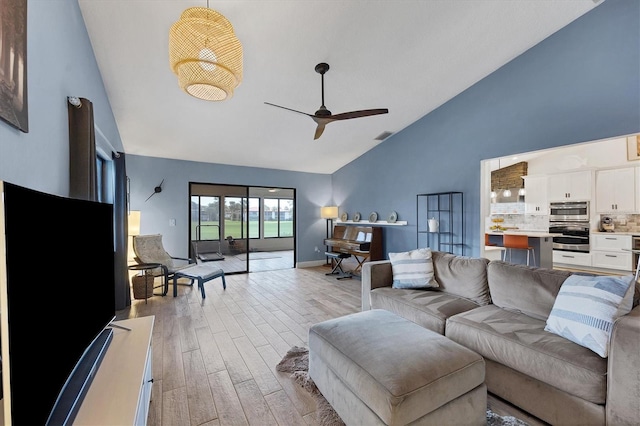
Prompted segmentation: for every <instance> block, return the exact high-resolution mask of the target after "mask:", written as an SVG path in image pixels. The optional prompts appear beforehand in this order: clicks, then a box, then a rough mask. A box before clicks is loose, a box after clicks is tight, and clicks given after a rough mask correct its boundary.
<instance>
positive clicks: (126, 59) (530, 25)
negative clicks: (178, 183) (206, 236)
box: [79, 0, 599, 173]
mask: <svg viewBox="0 0 640 426" xmlns="http://www.w3.org/2000/svg"><path fill="white" fill-rule="evenodd" d="M598 1H599V0H553V1H549V0H402V1H401V0H388V1H383V0H377V1H371V0H297V1H296V0H260V1H258V0H226V1H214V0H211V1H210V2H207V1H205V0H79V4H80V8H81V10H82V14H83V17H84V20H85V23H86V26H87V31H88V33H89V37H90V38H91V43H92V45H93V49H94V52H95V56H96V59H97V63H98V66H99V68H100V72H101V74H102V78H103V80H104V84H105V87H106V91H107V95H108V97H109V101H110V103H111V108H112V109H113V114H114V116H115V120H116V123H117V126H118V130H119V132H120V136H121V138H122V142H123V145H124V150H125V152H126V153H128V154H137V155H144V156H150V157H163V158H171V159H181V160H192V161H203V162H210V163H223V164H230V165H242V166H252V167H265V168H273V169H281V170H293V171H303V172H313V173H333V172H334V171H336V170H338V169H339V168H340V167H342V166H344V165H345V164H348V163H349V162H351V161H352V160H354V159H356V158H358V157H359V156H360V155H362V154H363V153H365V152H366V151H368V150H370V149H371V148H373V147H374V146H375V145H377V144H378V143H380V141H376V140H375V138H376V137H377V136H378V135H380V134H381V133H383V132H386V131H388V132H392V133H396V132H398V131H400V130H402V129H403V128H405V127H407V126H408V125H410V124H411V123H413V122H415V121H416V120H418V119H420V118H421V117H423V116H424V115H426V114H428V113H429V112H430V111H432V110H434V109H435V108H437V107H438V106H440V105H442V104H443V103H445V102H446V101H447V100H449V99H451V98H453V97H454V96H456V95H457V94H459V93H460V92H462V91H463V90H465V89H466V88H468V87H469V86H471V85H473V84H474V83H476V82H477V81H479V80H481V79H482V78H484V77H485V76H487V75H488V74H490V73H491V72H493V71H495V70H496V69H498V68H499V67H500V66H502V65H504V64H505V63H507V62H509V61H510V60H511V59H513V58H515V57H516V56H518V55H520V54H521V53H523V52H524V51H526V50H527V49H529V48H530V47H532V46H534V45H535V44H537V43H539V42H540V41H542V40H543V39H545V38H546V37H548V36H549V35H551V34H553V33H554V32H556V31H557V30H559V29H560V28H562V27H564V26H565V25H567V24H569V23H570V22H572V21H573V20H575V19H576V18H578V17H580V16H581V15H583V14H584V13H586V12H588V11H589V10H591V9H593V8H594V7H596V5H597V3H598ZM207 3H209V4H208V6H209V7H210V8H212V9H215V10H217V11H218V12H220V13H222V14H223V15H225V16H226V17H227V19H229V20H230V21H231V23H232V25H233V27H234V29H235V32H236V35H237V37H238V38H239V40H240V42H241V43H242V45H243V49H244V79H243V81H242V83H241V84H240V86H239V87H238V88H237V89H236V91H235V94H234V96H233V98H231V99H229V100H227V101H224V102H207V101H202V100H199V99H196V98H193V97H191V96H189V95H187V94H186V93H184V92H182V91H181V90H180V88H179V87H178V84H177V79H176V77H175V75H174V74H173V73H172V72H171V70H170V68H169V61H168V54H167V48H168V33H169V28H170V26H171V25H172V24H173V23H174V22H175V21H176V20H178V18H179V17H180V14H181V13H182V11H183V10H184V9H186V8H188V7H193V6H207ZM320 62H327V63H329V65H330V67H331V69H330V70H329V72H328V73H327V74H326V75H325V105H326V107H327V108H328V109H330V110H331V111H332V112H333V113H334V114H337V113H342V112H347V111H352V110H360V109H372V108H388V109H389V113H388V114H385V115H378V116H373V117H365V118H357V119H353V120H345V121H339V122H333V123H330V124H328V125H327V128H326V130H325V132H324V134H323V135H322V136H321V137H320V138H319V139H318V140H313V136H314V132H315V127H316V125H315V123H314V122H313V121H312V119H311V118H310V117H307V116H304V115H301V114H296V113H293V112H290V111H286V110H284V109H280V108H275V107H273V106H268V105H265V104H264V102H271V103H274V104H278V105H282V106H285V107H288V108H292V109H295V110H298V111H304V112H308V113H310V114H313V113H314V112H315V111H316V110H317V109H318V107H319V106H320V104H321V91H320V75H319V74H317V73H316V72H315V71H314V67H315V65H316V64H318V63H320ZM80 96H81V94H80Z"/></svg>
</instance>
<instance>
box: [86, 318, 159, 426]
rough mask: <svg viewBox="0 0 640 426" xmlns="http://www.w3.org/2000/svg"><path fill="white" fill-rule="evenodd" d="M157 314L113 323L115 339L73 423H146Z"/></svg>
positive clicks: (151, 381) (151, 384)
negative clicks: (124, 328) (125, 328)
mask: <svg viewBox="0 0 640 426" xmlns="http://www.w3.org/2000/svg"><path fill="white" fill-rule="evenodd" d="M154 320H155V317H154V316H148V317H140V318H132V319H127V320H121V321H114V324H116V325H119V326H122V327H127V328H129V329H130V331H127V330H123V329H120V328H114V329H113V340H112V341H111V343H110V344H109V348H108V349H107V352H106V353H105V356H104V358H103V360H102V362H101V363H100V366H99V367H98V371H97V372H96V375H95V377H94V378H93V381H92V382H91V385H90V386H89V390H88V391H87V394H86V395H85V397H84V400H83V401H82V405H81V406H80V410H79V411H78V414H77V416H76V418H75V421H74V424H78V425H145V424H146V423H147V416H148V413H149V402H150V401H151V388H152V386H153V378H152V374H151V359H152V352H151V335H152V332H153V323H154Z"/></svg>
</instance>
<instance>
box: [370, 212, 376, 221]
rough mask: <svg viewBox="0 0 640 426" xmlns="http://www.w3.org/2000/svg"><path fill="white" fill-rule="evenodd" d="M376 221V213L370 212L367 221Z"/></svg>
mask: <svg viewBox="0 0 640 426" xmlns="http://www.w3.org/2000/svg"><path fill="white" fill-rule="evenodd" d="M377 221H378V213H376V212H371V214H369V222H371V223H375V222H377Z"/></svg>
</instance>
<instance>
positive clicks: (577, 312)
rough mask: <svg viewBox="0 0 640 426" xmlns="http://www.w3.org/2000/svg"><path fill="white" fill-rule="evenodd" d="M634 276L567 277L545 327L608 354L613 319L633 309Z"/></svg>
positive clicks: (595, 350) (604, 354)
mask: <svg viewBox="0 0 640 426" xmlns="http://www.w3.org/2000/svg"><path fill="white" fill-rule="evenodd" d="M632 282H633V276H631V275H629V276H624V277H613V276H584V275H572V276H570V277H568V278H567V279H566V280H565V281H564V283H562V287H560V292H559V293H558V296H557V297H556V300H555V303H554V304H553V309H551V313H550V314H549V318H547V325H546V326H545V328H544V329H545V330H546V331H549V332H551V333H554V334H557V335H559V336H562V337H564V338H565V339H568V340H571V341H572V342H574V343H577V344H579V345H581V346H584V347H585V348H589V349H591V350H592V351H594V352H595V353H597V354H598V355H600V356H601V357H603V358H606V357H607V356H609V340H610V337H611V331H612V330H613V323H614V322H615V321H616V319H618V318H619V317H621V316H623V315H626V314H628V313H629V312H630V311H631V305H632V302H633V293H634V290H635V287H634V286H633V285H631V284H632Z"/></svg>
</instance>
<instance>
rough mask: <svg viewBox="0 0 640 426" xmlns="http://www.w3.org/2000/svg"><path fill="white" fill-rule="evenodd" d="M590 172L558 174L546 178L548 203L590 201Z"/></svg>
mask: <svg viewBox="0 0 640 426" xmlns="http://www.w3.org/2000/svg"><path fill="white" fill-rule="evenodd" d="M591 175H592V171H591V170H582V171H579V172H569V173H559V174H554V175H549V176H548V178H547V197H548V199H549V201H589V200H591Z"/></svg>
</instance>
